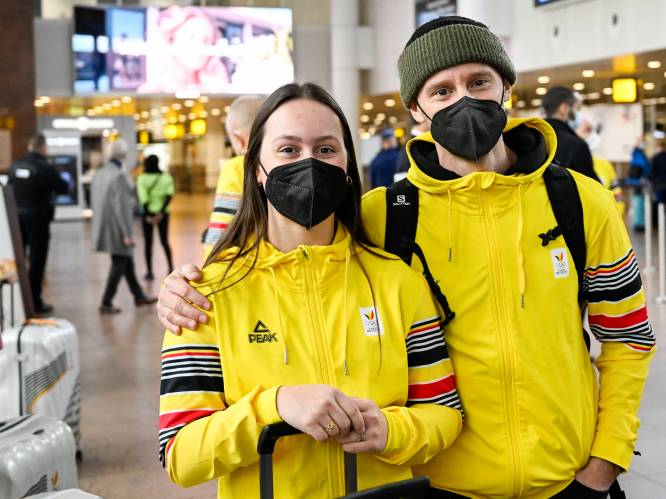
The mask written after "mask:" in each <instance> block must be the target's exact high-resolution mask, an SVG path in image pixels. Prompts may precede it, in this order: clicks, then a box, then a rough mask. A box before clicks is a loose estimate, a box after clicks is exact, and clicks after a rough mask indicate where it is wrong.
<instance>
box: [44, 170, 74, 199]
mask: <svg viewBox="0 0 666 499" xmlns="http://www.w3.org/2000/svg"><path fill="white" fill-rule="evenodd" d="M44 173H45V181H46V184H47V186H48V188H49V189H52V190H53V191H55V193H56V194H67V191H68V190H69V184H68V183H67V182H66V181H65V180H64V179H63V178H62V177H61V176H60V174H59V173H58V171H57V170H56V169H55V168H54V167H53V166H52V165H50V164H48V163H47V164H46V167H45V170H44Z"/></svg>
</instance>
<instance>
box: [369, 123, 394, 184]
mask: <svg viewBox="0 0 666 499" xmlns="http://www.w3.org/2000/svg"><path fill="white" fill-rule="evenodd" d="M399 153H400V149H399V148H398V139H396V138H395V135H394V133H393V130H392V129H390V128H387V129H386V130H384V131H383V132H382V148H381V150H380V151H379V152H378V153H377V156H375V158H374V159H373V160H372V162H371V163H370V184H371V186H372V188H373V189H374V188H375V187H388V186H389V185H391V184H392V183H393V175H394V174H395V167H396V162H397V160H398V154H399Z"/></svg>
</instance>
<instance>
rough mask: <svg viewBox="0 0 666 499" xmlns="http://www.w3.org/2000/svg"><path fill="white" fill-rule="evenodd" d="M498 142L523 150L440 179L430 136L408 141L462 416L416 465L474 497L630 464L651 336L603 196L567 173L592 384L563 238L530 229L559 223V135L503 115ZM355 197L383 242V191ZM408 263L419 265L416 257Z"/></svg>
mask: <svg viewBox="0 0 666 499" xmlns="http://www.w3.org/2000/svg"><path fill="white" fill-rule="evenodd" d="M504 140H505V143H506V144H507V145H508V146H509V147H511V148H512V149H513V150H514V151H516V152H517V153H518V161H517V163H516V165H515V167H513V168H512V169H510V170H509V171H507V174H504V175H502V174H497V173H493V172H478V173H472V174H470V175H466V176H464V177H457V176H456V175H455V174H452V173H451V172H448V177H447V178H448V179H446V178H441V179H436V178H434V177H433V175H440V174H442V175H441V176H442V177H446V176H445V175H443V174H444V169H443V168H441V167H439V163H438V161H437V156H436V151H435V147H434V142H433V139H432V136H431V135H430V133H426V134H424V135H421V136H419V137H416V138H414V139H413V140H412V141H410V142H409V144H408V146H407V150H408V153H409V157H410V160H411V168H410V170H409V172H408V179H409V180H410V181H411V182H412V183H413V184H415V185H416V186H417V187H418V188H419V218H418V227H417V232H416V242H417V243H418V244H419V246H420V247H421V248H422V249H423V251H424V253H425V256H426V259H427V262H428V265H429V267H430V270H431V272H432V273H433V275H434V277H435V279H436V280H437V281H439V284H440V286H441V288H442V290H443V292H444V293H445V294H446V295H447V297H448V301H449V303H450V304H451V307H452V308H453V310H454V311H455V312H456V314H457V315H456V317H455V319H454V320H453V321H452V322H451V323H450V324H449V325H448V326H447V329H446V333H445V337H446V342H447V345H448V348H449V351H450V355H451V361H452V362H453V366H454V369H455V372H456V377H457V381H458V389H459V391H460V396H461V399H462V402H463V406H464V407H465V417H466V419H465V425H464V428H463V431H462V433H461V435H460V437H459V438H458V439H457V440H456V442H455V443H454V444H453V445H452V446H451V448H449V449H448V450H446V451H445V452H443V453H442V454H440V455H439V456H438V457H436V458H435V459H433V460H431V461H430V462H429V463H428V464H426V465H424V466H420V467H417V468H416V469H415V472H416V473H417V474H426V475H428V476H430V479H431V483H433V484H434V485H435V486H437V487H438V488H443V489H448V490H451V491H454V492H457V493H459V494H464V495H466V496H471V497H485V498H507V497H539V498H541V497H543V498H546V497H551V496H552V495H554V494H555V493H557V492H558V491H560V490H562V489H564V488H565V487H566V486H567V485H568V484H569V483H570V482H571V481H572V480H573V478H574V475H575V473H576V471H577V470H579V469H580V468H582V467H583V466H585V464H586V463H587V461H588V459H589V457H590V456H597V457H600V458H603V459H606V460H608V461H611V462H613V463H615V464H617V465H619V466H621V467H622V468H624V469H627V468H628V467H629V464H630V461H631V458H632V451H633V450H634V443H635V440H636V434H637V430H638V426H639V420H638V418H637V412H638V407H639V402H640V399H641V395H642V391H643V384H644V381H645V378H646V376H647V372H648V365H649V363H650V359H651V357H652V354H653V351H654V348H655V347H654V345H655V336H654V332H653V330H652V328H651V326H650V324H649V322H648V319H647V311H646V308H645V296H644V294H643V289H642V284H641V278H640V274H639V272H638V267H637V264H636V259H635V256H634V253H633V250H632V248H631V244H630V241H629V238H628V236H627V233H626V229H625V227H624V224H623V222H622V219H621V218H620V216H619V213H618V210H617V209H616V207H615V203H614V200H613V197H612V195H611V193H610V192H608V191H607V190H605V189H604V188H603V187H602V186H601V185H600V184H599V183H598V182H596V181H594V180H591V179H589V178H587V177H584V176H582V175H579V174H577V173H576V172H571V173H572V175H573V176H574V178H575V180H576V183H577V186H578V190H579V192H580V197H581V200H582V204H583V211H584V224H585V235H586V242H587V262H586V270H585V276H584V283H585V284H584V285H585V288H586V289H587V293H588V311H589V323H590V327H591V330H592V333H594V336H595V337H596V338H597V339H598V340H600V341H601V342H602V347H601V352H602V353H601V355H600V356H599V357H598V358H597V359H596V360H595V365H596V368H597V369H598V372H599V380H600V387H601V389H600V391H599V388H598V386H597V372H595V369H594V366H593V365H592V363H591V362H590V357H589V354H588V352H587V349H586V346H585V344H584V340H583V335H582V327H583V326H582V323H581V313H580V310H579V305H578V302H577V289H578V286H577V274H576V269H575V266H574V264H573V259H572V257H571V254H570V253H569V251H568V249H567V247H566V244H565V242H564V239H563V237H562V236H560V237H558V238H557V239H556V240H555V241H552V242H550V243H549V244H548V245H547V246H545V247H543V246H542V245H541V239H540V238H539V237H538V235H539V234H541V233H544V232H546V231H548V230H549V229H552V228H554V227H555V226H556V225H557V223H556V221H555V217H554V215H553V212H552V209H551V206H550V203H549V200H548V195H547V192H546V188H545V184H544V181H543V178H542V175H543V172H544V170H545V168H546V167H547V166H548V164H550V162H551V161H552V159H553V156H554V151H555V149H556V138H555V133H554V132H553V130H552V128H551V127H550V126H549V125H548V124H547V123H545V122H544V121H543V120H540V119H536V118H529V119H510V120H509V122H508V124H507V126H506V128H505V130H504ZM527 146H529V147H527ZM521 149H523V150H521ZM525 149H527V150H525ZM539 150H540V151H541V153H540V154H539ZM535 158H538V160H535ZM530 161H531V162H532V163H531V164H530ZM535 161H536V162H535ZM519 163H521V165H520V167H518V164H519ZM428 165H430V167H428ZM424 170H427V171H429V172H431V174H426V173H425V171H424ZM362 207H363V219H364V221H365V223H366V227H367V228H368V231H369V233H370V237H371V239H372V240H373V242H374V243H375V244H377V245H378V246H380V247H382V246H383V242H384V231H385V221H386V199H385V189H383V188H379V189H375V190H373V191H371V192H369V193H368V194H366V196H365V197H364V199H363V205H362ZM413 266H414V267H416V268H418V269H421V267H420V262H419V260H418V259H417V258H414V259H413Z"/></svg>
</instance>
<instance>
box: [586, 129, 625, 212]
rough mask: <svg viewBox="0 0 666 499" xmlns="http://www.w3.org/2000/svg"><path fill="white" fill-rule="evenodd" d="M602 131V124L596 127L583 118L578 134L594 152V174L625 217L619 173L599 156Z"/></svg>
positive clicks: (611, 164)
mask: <svg viewBox="0 0 666 499" xmlns="http://www.w3.org/2000/svg"><path fill="white" fill-rule="evenodd" d="M601 130H602V126H601V124H599V125H596V126H595V124H594V123H593V122H592V119H591V118H589V117H587V116H583V117H582V119H581V124H580V126H579V127H578V129H577V130H576V133H577V134H578V136H579V137H580V138H581V139H583V140H584V141H585V142H587V145H588V147H589V148H590V151H591V152H592V160H593V162H594V173H596V174H597V177H599V182H601V185H603V186H604V187H605V188H606V189H608V190H609V191H611V192H612V193H613V197H614V198H615V203H616V204H617V209H618V210H620V215H624V193H623V192H622V186H621V185H620V181H619V179H618V177H617V173H616V172H615V167H614V166H613V163H611V162H610V161H608V160H607V159H606V158H604V157H603V156H600V155H599V154H597V150H598V148H599V145H600V143H601Z"/></svg>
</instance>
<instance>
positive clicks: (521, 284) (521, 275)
mask: <svg viewBox="0 0 666 499" xmlns="http://www.w3.org/2000/svg"><path fill="white" fill-rule="evenodd" d="M518 267H519V269H518V288H519V290H520V307H521V308H525V255H524V252H523V185H522V184H518Z"/></svg>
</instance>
